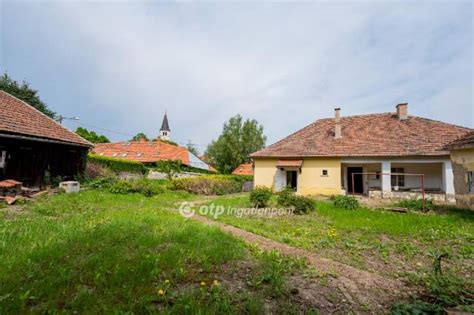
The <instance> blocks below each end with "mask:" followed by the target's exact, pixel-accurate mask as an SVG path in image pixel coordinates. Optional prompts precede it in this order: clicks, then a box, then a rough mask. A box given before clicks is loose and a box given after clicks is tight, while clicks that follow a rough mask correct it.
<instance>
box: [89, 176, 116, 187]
mask: <svg viewBox="0 0 474 315" xmlns="http://www.w3.org/2000/svg"><path fill="white" fill-rule="evenodd" d="M116 182H117V178H115V177H112V176H108V177H99V178H97V179H94V180H91V181H89V182H88V183H87V186H89V187H91V188H96V189H100V188H110V186H112V185H113V184H114V183H116Z"/></svg>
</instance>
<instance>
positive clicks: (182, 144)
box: [71, 120, 207, 147]
mask: <svg viewBox="0 0 474 315" xmlns="http://www.w3.org/2000/svg"><path fill="white" fill-rule="evenodd" d="M71 122H74V123H76V124H78V125H80V126H83V127H88V128H94V129H97V130H101V131H105V132H110V133H115V134H118V135H122V136H127V137H134V136H135V135H132V134H130V133H127V132H122V131H116V130H111V129H107V128H102V127H99V126H95V125H92V124H88V123H83V122H82V121H77V120H72V121H71ZM177 143H178V144H179V145H181V146H183V147H186V146H187V145H188V144H191V145H195V146H202V147H207V145H205V144H199V143H189V142H188V143H183V142H177Z"/></svg>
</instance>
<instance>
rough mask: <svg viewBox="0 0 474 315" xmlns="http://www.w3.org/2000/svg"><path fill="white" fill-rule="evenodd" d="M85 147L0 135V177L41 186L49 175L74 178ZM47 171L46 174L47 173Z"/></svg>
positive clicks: (48, 178)
mask: <svg viewBox="0 0 474 315" xmlns="http://www.w3.org/2000/svg"><path fill="white" fill-rule="evenodd" d="M87 151H88V149H87V148H84V147H78V146H72V145H65V144H55V143H44V142H39V141H27V140H20V139H18V140H17V139H9V138H1V137H0V157H1V156H2V153H3V152H5V153H6V154H4V156H5V161H4V163H0V180H1V179H15V180H18V181H20V182H22V183H23V185H24V186H26V187H38V188H43V187H44V186H45V185H47V184H49V183H50V182H51V179H54V178H58V177H62V178H64V179H74V178H75V176H77V175H79V174H81V173H82V172H83V171H84V169H85V157H86V155H87ZM48 174H49V175H48Z"/></svg>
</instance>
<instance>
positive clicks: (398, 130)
mask: <svg viewBox="0 0 474 315" xmlns="http://www.w3.org/2000/svg"><path fill="white" fill-rule="evenodd" d="M341 126H342V137H341V138H335V137H334V133H335V131H334V130H335V119H334V118H325V119H320V120H317V121H315V122H314V123H312V124H310V125H308V126H306V127H304V128H303V129H301V130H299V131H297V132H295V133H293V134H291V135H289V136H288V137H286V138H284V139H282V140H280V141H278V142H276V143H275V144H272V145H270V146H268V147H267V148H265V149H263V150H260V151H257V152H255V153H252V154H251V155H250V156H252V157H257V158H258V157H303V156H308V157H310V156H311V157H318V156H321V157H322V156H326V157H351V156H360V157H370V156H417V155H424V156H439V155H448V154H449V152H448V151H447V150H446V148H445V146H446V144H448V143H450V142H451V141H453V140H455V139H458V138H459V137H462V136H464V135H466V134H467V133H468V132H470V131H473V129H470V128H464V127H460V126H456V125H451V124H447V123H443V122H440V121H435V120H431V119H427V118H422V117H416V116H408V118H407V119H406V120H399V119H398V117H397V115H396V114H393V113H383V114H370V115H360V116H348V117H342V118H341Z"/></svg>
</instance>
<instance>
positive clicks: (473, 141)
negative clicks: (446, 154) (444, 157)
mask: <svg viewBox="0 0 474 315" xmlns="http://www.w3.org/2000/svg"><path fill="white" fill-rule="evenodd" d="M467 148H474V131H473V132H470V133H468V134H467V135H466V136H464V137H462V138H460V139H457V140H455V141H453V142H451V143H450V144H448V145H447V149H467Z"/></svg>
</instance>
